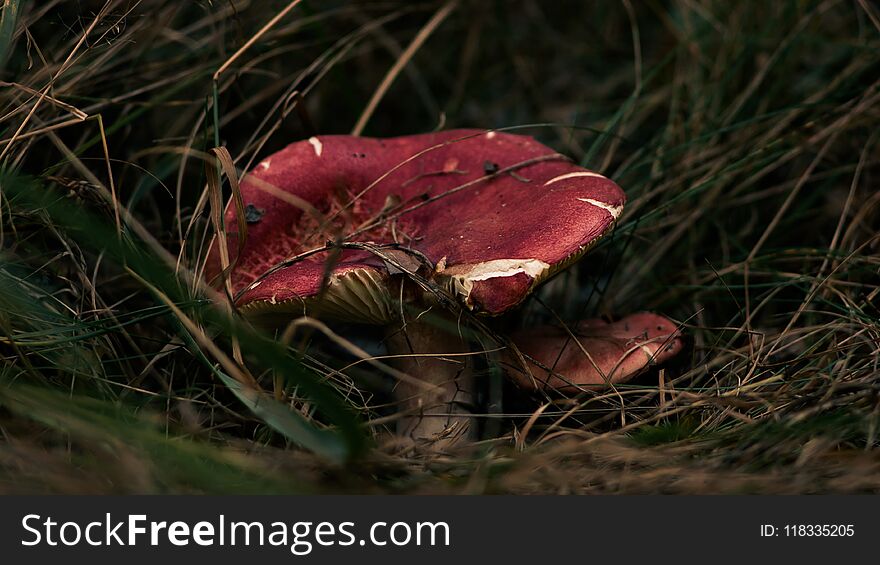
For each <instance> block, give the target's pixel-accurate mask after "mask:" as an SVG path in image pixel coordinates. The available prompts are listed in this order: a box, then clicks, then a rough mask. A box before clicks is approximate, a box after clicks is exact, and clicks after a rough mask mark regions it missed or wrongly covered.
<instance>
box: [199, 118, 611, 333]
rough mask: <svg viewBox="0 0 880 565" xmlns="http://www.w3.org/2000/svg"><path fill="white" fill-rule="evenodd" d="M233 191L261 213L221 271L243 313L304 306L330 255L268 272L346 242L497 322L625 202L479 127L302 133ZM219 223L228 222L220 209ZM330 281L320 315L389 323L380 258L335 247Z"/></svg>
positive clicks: (556, 159) (582, 174) (519, 139)
mask: <svg viewBox="0 0 880 565" xmlns="http://www.w3.org/2000/svg"><path fill="white" fill-rule="evenodd" d="M520 164H523V166H518V165H520ZM511 167H513V169H512V170H510V171H505V169H507V168H511ZM241 191H242V197H243V200H244V202H245V203H246V204H248V205H250V206H252V208H250V209H251V210H256V211H258V212H259V213H261V214H262V215H261V216H259V213H258V214H257V216H258V219H253V218H252V220H253V221H252V223H250V225H248V233H247V239H246V242H245V245H244V246H243V249H242V251H241V254H240V256H238V257H237V260H236V262H235V265H234V268H233V270H232V272H231V282H232V287H233V290H234V292H235V294H236V295H237V299H236V301H237V304H238V305H239V306H241V307H242V308H243V310H244V311H246V312H247V311H250V312H261V311H262V312H267V311H275V312H278V311H291V312H296V311H299V312H302V311H303V308H305V309H306V310H307V309H308V305H309V300H310V299H312V298H314V297H316V296H317V295H318V294H319V292H320V290H321V285H322V281H323V279H324V271H325V266H324V264H325V262H326V261H327V259H328V255H329V253H328V252H320V253H316V254H314V255H312V256H310V257H308V258H307V259H304V260H301V261H295V262H292V263H291V264H289V265H287V266H284V267H283V268H278V269H274V270H271V272H270V269H271V268H272V267H273V266H275V265H276V264H278V263H279V262H281V261H283V260H285V259H288V258H290V257H293V256H296V255H298V254H300V253H303V252H305V251H309V250H312V249H315V248H320V247H322V246H323V245H324V244H325V243H326V242H327V241H328V240H332V239H336V238H338V237H340V236H342V237H349V236H351V234H355V235H354V236H351V237H350V238H349V239H347V241H355V242H372V243H375V244H389V243H398V244H400V246H401V248H402V249H411V250H414V251H417V252H418V253H419V254H420V256H421V257H423V258H426V259H427V260H428V261H429V262H430V265H428V271H430V272H428V273H427V274H426V276H427V277H428V278H429V279H431V280H433V281H434V282H435V283H437V284H438V285H440V286H442V287H444V288H446V289H448V290H449V291H451V292H453V293H454V294H456V295H457V296H458V298H459V299H460V300H461V302H462V303H463V304H464V305H466V306H467V307H468V308H471V309H473V310H475V311H478V312H480V313H485V314H490V315H497V314H501V313H503V312H505V311H506V310H508V309H510V308H512V307H514V306H516V305H517V304H519V303H520V302H522V300H523V299H524V298H525V297H526V296H527V295H528V294H529V292H531V290H532V289H533V288H534V287H535V285H536V284H538V283H539V282H541V281H542V280H543V279H545V278H547V277H548V276H550V275H552V274H553V273H555V272H557V271H558V270H560V269H562V268H564V267H566V266H567V265H569V264H570V263H571V262H573V261H574V260H576V259H577V258H579V257H580V256H581V255H582V254H583V253H584V252H585V251H586V250H587V249H588V248H589V247H590V246H591V245H592V244H593V243H594V242H595V241H596V240H598V239H599V238H600V237H602V235H604V234H605V233H607V232H608V231H609V230H610V228H611V227H612V225H613V223H614V221H615V220H616V218H617V217H618V215H619V214H620V211H621V210H622V207H623V204H624V201H625V195H624V193H623V191H622V190H621V189H620V188H619V187H618V186H617V185H616V184H614V183H613V182H612V181H610V180H608V179H606V178H605V177H603V176H602V175H600V174H598V173H594V172H591V171H588V170H586V169H583V168H581V167H578V166H576V165H574V164H572V163H571V162H570V161H569V160H568V159H566V158H564V157H563V156H561V155H558V154H557V153H555V152H554V151H553V150H552V149H550V148H548V147H546V146H544V145H542V144H540V143H538V142H537V141H535V140H534V139H532V138H531V137H525V136H520V135H511V134H505V133H499V132H494V131H489V132H486V131H481V130H454V131H445V132H439V133H431V134H423V135H413V136H407V137H397V138H390V139H370V138H362V137H351V136H321V137H312V138H310V139H308V140H306V141H301V142H298V143H294V144H292V145H289V146H288V147H286V148H285V149H283V150H281V151H279V152H278V153H275V154H274V155H272V156H270V157H268V158H267V159H265V160H264V161H263V162H262V163H260V164H259V165H258V166H257V167H256V168H255V169H254V170H253V171H251V172H250V174H248V175H247V176H245V178H244V179H243V180H242V183H241ZM226 226H227V227H228V228H229V229H235V228H234V226H236V221H235V210H234V208H232V207H231V206H230V207H229V208H228V209H227V213H226ZM367 227H368V228H369V229H364V228H367ZM237 250H238V240H237V234H235V233H230V234H229V253H230V257H232V258H233V259H235V255H236V252H237ZM218 255H219V253H217V249H216V242H215V244H214V245H213V246H212V251H211V253H210V256H209V261H208V267H207V271H206V272H207V274H208V276H209V277H214V276H215V275H216V274H217V273H218V272H219V271H220V269H219V259H218ZM431 267H433V271H431ZM391 270H392V271H393V270H394V269H391ZM267 273H268V274H267ZM329 275H330V276H329V279H328V282H329V286H328V288H327V290H326V292H324V294H323V295H322V298H323V299H324V301H325V302H326V304H327V307H324V306H323V305H322V310H321V312H322V313H323V314H325V315H328V316H337V315H338V316H341V317H345V318H346V319H349V320H352V321H368V322H377V323H384V322H387V321H389V319H390V318H393V316H394V312H396V311H397V310H396V308H395V307H393V306H392V303H393V301H394V298H396V296H397V291H395V290H394V288H397V287H394V288H392V287H391V286H390V283H389V281H390V278H391V275H390V273H389V268H388V267H387V265H386V263H385V261H383V260H382V259H381V258H379V257H377V256H376V255H375V254H373V253H371V252H369V251H366V250H362V249H344V250H342V251H341V253H340V254H339V256H338V257H337V262H336V263H335V265H334V266H333V267H332V269H331V272H330V273H329Z"/></svg>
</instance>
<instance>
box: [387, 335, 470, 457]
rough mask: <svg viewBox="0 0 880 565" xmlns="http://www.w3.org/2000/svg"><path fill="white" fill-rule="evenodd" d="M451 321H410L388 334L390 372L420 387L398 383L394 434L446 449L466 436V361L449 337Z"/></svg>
mask: <svg viewBox="0 0 880 565" xmlns="http://www.w3.org/2000/svg"><path fill="white" fill-rule="evenodd" d="M450 327H452V328H454V327H455V325H454V321H447V320H436V319H434V320H427V321H423V320H421V319H410V320H407V322H406V324H405V326H404V327H396V326H395V327H393V328H391V330H390V331H388V335H387V339H386V344H387V347H388V352H389V353H390V354H391V355H394V356H397V357H395V360H394V364H395V366H396V367H397V368H398V369H399V370H401V371H403V372H405V373H407V374H408V375H410V376H412V377H415V378H417V379H419V380H420V381H422V383H424V386H420V385H419V384H418V383H409V382H403V381H401V382H399V383H398V384H397V386H396V387H395V394H396V396H397V398H398V400H399V403H400V407H401V408H402V409H403V416H402V418H401V419H400V420H398V427H397V432H398V434H400V435H402V436H405V437H411V438H412V439H414V440H417V441H443V442H444V443H452V442H455V441H457V440H460V439H466V438H468V437H470V436H472V435H473V434H472V432H471V428H473V422H472V418H471V417H469V414H470V413H471V412H470V407H471V405H472V404H473V401H474V377H473V367H472V361H471V359H470V357H469V356H468V355H451V354H458V353H467V352H468V351H469V347H468V342H467V339H465V338H463V337H461V336H460V335H459V334H457V333H453V330H450Z"/></svg>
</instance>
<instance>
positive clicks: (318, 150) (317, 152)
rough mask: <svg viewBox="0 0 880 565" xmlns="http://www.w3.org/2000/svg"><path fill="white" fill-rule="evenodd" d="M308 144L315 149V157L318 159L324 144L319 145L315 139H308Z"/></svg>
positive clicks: (318, 140)
mask: <svg viewBox="0 0 880 565" xmlns="http://www.w3.org/2000/svg"><path fill="white" fill-rule="evenodd" d="M309 143H310V144H311V146H312V147H314V148H315V155H317V156H318V157H320V156H321V152H323V151H324V144H323V143H321V140H320V139H318V138H317V137H310V138H309Z"/></svg>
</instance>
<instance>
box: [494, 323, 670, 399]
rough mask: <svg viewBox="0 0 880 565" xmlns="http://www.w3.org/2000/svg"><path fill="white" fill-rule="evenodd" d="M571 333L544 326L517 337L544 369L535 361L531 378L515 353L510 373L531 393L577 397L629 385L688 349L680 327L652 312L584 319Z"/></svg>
mask: <svg viewBox="0 0 880 565" xmlns="http://www.w3.org/2000/svg"><path fill="white" fill-rule="evenodd" d="M570 329H571V333H569V332H567V331H565V330H564V329H560V328H558V327H550V326H544V327H537V328H531V329H529V330H527V331H523V332H519V333H517V334H514V335H513V337H512V341H513V342H514V343H515V344H516V346H517V347H518V348H519V350H520V351H521V352H522V353H524V354H526V355H527V356H529V357H531V358H532V359H534V360H535V361H537V362H538V363H540V365H543V367H541V366H539V365H537V364H535V363H533V362H531V361H529V362H528V363H527V364H528V368H529V371H530V372H531V375H529V374H528V373H526V372H525V371H524V370H523V369H522V367H521V364H520V363H519V362H517V361H516V360H515V359H514V358H513V356H512V355H511V356H510V359H508V364H509V366H510V370H509V371H508V373H509V374H510V375H511V376H512V377H513V378H514V380H515V381H516V382H517V383H518V384H519V385H520V386H522V387H524V388H527V389H531V390H545V389H547V390H555V391H558V392H567V393H572V392H577V391H578V390H579V389H583V388H596V387H604V386H607V385H609V384H618V383H624V382H626V381H629V380H630V379H632V378H633V377H635V376H637V375H639V374H640V373H642V372H643V371H645V370H646V369H648V368H649V367H651V366H654V365H659V364H661V363H664V362H666V361H668V360H669V359H671V358H672V357H674V356H675V355H677V354H678V353H679V352H680V351H681V350H682V349H683V343H682V340H681V337H680V334H679V332H678V331H677V329H676V325H675V323H674V322H672V321H671V320H669V319H667V318H665V317H663V316H659V315H657V314H652V313H649V312H642V313H639V314H632V315H630V316H627V317H626V318H623V319H622V320H620V321H618V322H614V323H608V322H605V321H603V320H597V319H592V320H584V321H582V322H580V323H578V324H577V325H576V326H575V327H573V328H570ZM571 334H574V336H576V338H577V342H575V340H574V339H572V338H571ZM544 367H546V368H544ZM548 369H550V370H551V371H548Z"/></svg>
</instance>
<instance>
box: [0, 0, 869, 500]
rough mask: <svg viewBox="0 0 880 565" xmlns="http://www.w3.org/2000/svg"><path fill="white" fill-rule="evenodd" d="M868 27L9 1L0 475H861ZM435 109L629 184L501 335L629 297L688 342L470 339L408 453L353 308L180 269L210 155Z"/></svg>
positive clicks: (652, 14)
mask: <svg viewBox="0 0 880 565" xmlns="http://www.w3.org/2000/svg"><path fill="white" fill-rule="evenodd" d="M878 55H880V10H878V9H877V7H876V6H875V5H873V4H872V3H870V2H867V1H864V0H823V1H814V0H790V1H780V2H762V3H759V2H737V3H732V2H723V1H720V0H717V1H716V0H677V1H676V0H669V1H663V0H656V1H650V2H644V3H636V2H630V1H629V0H621V1H620V2H598V1H596V2H580V1H571V2H552V3H550V2H538V1H536V0H523V1H519V2H512V1H503V0H495V1H483V0H469V1H465V0H461V1H454V0H450V1H449V2H445V3H444V2H441V3H437V2H424V3H420V2H403V1H397V0H390V1H380V0H377V1H366V0H363V1H352V2H342V1H328V2H315V1H312V0H306V1H302V2H300V1H292V2H289V1H286V0H285V1H266V2H263V1H260V2H256V1H253V0H225V1H221V0H200V1H195V2H179V1H177V0H107V1H106V2H105V1H103V0H102V1H97V2H96V1H90V0H75V1H70V0H67V1H62V0H44V1H41V2H27V1H20V0H7V1H6V2H5V4H4V8H3V16H2V20H0V58H2V61H5V66H4V70H3V76H2V79H3V81H4V82H3V83H2V84H0V86H2V88H0V104H2V112H0V128H2V130H3V133H2V134H0V137H2V139H0V167H2V170H0V492H7V493H12V492H16V493H21V492H65V493H71V492H75V493H110V492H123V493H131V492H224V493H225V492H297V493H299V492H368V493H402V492H412V493H427V492H431V493H504V492H510V493H539V492H550V493H635V492H664V493H741V492H747V493H804V492H810V493H831V492H878V491H880V455H878V454H880V444H878V433H877V432H878V424H880V370H878V362H880V356H878V349H880V323H878V318H880V311H878V308H880V296H878V294H880V277H878V270H880V254H878V246H880V236H878V226H880V222H878V215H880V206H878V204H880V191H878V190H877V183H878V174H880V170H878V164H880V160H878V159H880V151H878V145H877V142H878V135H877V132H878V131H880V106H878V100H880V89H878V87H880V80H878V77H880V56H878ZM447 127H486V128H506V129H508V130H510V131H514V132H518V133H528V134H530V135H534V136H536V137H537V138H538V139H540V140H541V141H543V142H544V143H546V144H548V145H550V146H552V147H555V148H557V149H558V150H560V151H562V152H564V153H567V154H568V155H570V156H572V157H573V158H574V159H575V160H576V161H578V162H580V163H581V164H582V165H584V166H586V167H589V168H591V169H594V170H598V171H601V172H603V173H604V174H606V175H607V176H609V177H610V178H612V179H614V180H615V181H617V182H618V184H620V185H621V186H622V187H623V188H624V189H625V190H626V192H627V194H628V197H629V203H628V205H627V208H626V210H625V211H624V214H623V216H622V217H621V218H620V220H619V222H618V226H617V228H616V230H615V232H614V235H613V237H611V238H609V239H608V240H607V241H606V242H604V243H603V244H602V245H601V247H599V248H598V249H597V250H595V251H593V252H592V253H591V254H590V255H589V256H588V257H587V258H585V259H584V260H583V261H581V262H580V263H578V264H577V265H575V266H574V267H573V268H571V269H569V270H568V271H566V272H565V273H564V274H562V275H560V276H559V277H557V278H555V279H553V280H552V281H550V282H549V283H547V284H546V285H544V286H543V287H542V288H541V290H540V291H539V292H538V293H537V295H536V296H535V297H534V299H532V300H531V301H530V302H529V303H528V304H526V305H525V307H524V308H522V309H521V310H520V311H519V312H517V313H516V314H514V315H511V316H508V317H505V318H503V319H500V320H495V321H493V322H492V324H493V327H494V328H495V329H499V330H501V331H504V330H507V329H512V328H516V327H519V326H520V325H523V324H532V323H538V322H544V321H547V320H553V319H555V317H556V316H559V317H560V318H562V319H564V320H566V321H572V320H576V319H578V318H581V317H585V316H594V315H604V316H611V317H613V316H618V315H622V314H625V313H628V312H632V311H636V310H641V309H650V310H654V311H657V312H661V313H663V314H665V315H668V316H670V317H672V318H673V319H675V320H676V321H678V322H679V323H680V324H681V326H682V327H683V328H684V330H685V335H686V336H687V339H688V342H689V343H688V348H687V353H686V354H685V355H682V356H680V357H679V358H678V359H677V360H676V361H675V362H674V363H673V364H670V365H667V366H665V367H663V368H659V369H656V370H654V371H652V372H650V373H648V374H646V375H643V376H642V377H640V378H639V379H638V380H636V381H634V382H632V383H630V384H628V385H622V386H619V387H617V389H616V390H613V391H608V392H602V393H596V392H592V393H589V392H585V393H583V394H580V395H577V396H573V397H570V398H558V397H555V398H549V397H539V396H529V395H526V394H525V393H523V392H522V391H519V390H517V389H516V388H514V387H512V386H511V385H509V384H507V383H504V382H501V380H500V379H499V377H498V375H497V372H498V371H497V370H496V367H495V366H494V364H493V359H492V358H491V356H486V357H485V359H483V360H482V361H481V362H482V367H483V371H482V373H481V374H482V376H483V377H484V378H483V380H484V381H485V382H486V383H490V384H489V385H488V388H490V389H491V390H492V391H494V392H492V394H491V395H490V396H491V399H493V402H491V403H487V406H486V409H485V413H483V414H481V415H480V416H481V417H480V421H481V422H482V426H481V427H482V429H483V439H482V440H481V441H480V442H479V443H477V444H476V445H474V446H468V447H462V448H461V449H460V450H458V451H454V452H450V453H436V452H430V451H425V452H413V451H412V450H411V449H409V448H408V447H406V446H403V445H401V444H400V443H399V442H398V441H396V440H395V439H394V438H393V436H390V435H389V434H386V433H385V429H386V426H387V425H389V424H390V423H391V422H392V420H393V417H392V416H390V415H389V414H390V412H389V410H388V403H389V388H390V384H391V383H390V381H389V379H387V377H386V376H385V375H383V374H382V373H381V372H380V371H378V370H376V369H375V368H374V367H373V366H371V365H370V364H366V363H358V362H357V361H358V357H357V356H354V355H353V354H352V351H355V349H354V348H353V346H355V345H356V346H357V347H358V348H359V349H367V350H368V351H369V354H370V355H378V354H380V353H381V347H380V344H378V343H376V342H375V341H374V340H371V339H370V338H369V335H367V334H365V333H364V332H363V331H361V330H359V329H358V328H341V329H340V330H345V331H340V332H339V334H340V335H344V336H345V338H346V339H342V338H338V339H329V338H328V333H329V332H325V333H322V332H321V331H319V330H316V331H313V332H311V333H310V334H309V335H308V336H307V337H308V338H307V339H306V338H303V339H298V340H292V341H289V342H285V341H283V340H279V339H276V338H275V336H271V335H266V334H265V333H263V332H261V331H260V330H258V329H254V328H251V327H249V326H248V325H247V324H246V323H244V322H243V321H241V320H239V319H237V318H236V317H235V316H231V315H229V313H228V312H227V311H226V310H225V309H224V308H223V307H222V306H221V307H218V306H217V304H222V300H221V301H218V300H216V297H215V296H212V294H211V292H210V290H209V289H205V288H204V287H203V285H202V284H201V283H199V276H198V274H199V268H200V262H201V261H202V260H203V258H204V254H205V250H206V247H207V243H208V241H209V239H210V237H211V236H212V233H213V232H212V222H211V213H212V210H213V208H216V207H213V208H212V205H211V200H212V198H214V199H218V198H220V196H221V191H224V192H223V193H224V194H225V195H227V196H228V194H229V187H228V186H225V185H224V186H222V187H221V186H220V184H219V177H218V176H217V175H216V173H215V172H214V171H216V169H217V167H218V166H219V164H218V163H219V162H220V161H222V159H221V160H220V161H218V156H221V157H222V156H223V155H225V154H226V153H224V151H226V152H228V155H229V156H230V159H229V161H231V164H232V167H229V166H228V165H229V164H230V163H229V162H227V163H226V165H227V166H226V167H224V170H225V172H226V173H227V174H228V175H230V176H235V175H236V174H241V173H242V172H243V171H245V170H247V169H249V168H250V166H251V165H252V164H254V163H256V162H258V160H259V159H260V158H261V157H262V156H265V155H267V154H269V153H271V152H272V151H275V150H277V149H280V148H281V147H283V146H285V145H286V144H288V143H289V142H291V141H294V140H299V139H302V138H304V137H307V136H309V135H310V134H311V133H313V132H315V131H317V132H320V133H348V132H351V131H354V132H356V133H360V132H363V133H364V134H365V135H375V136H386V135H388V136H390V135H401V134H409V133H417V132H422V131H430V130H432V129H436V128H447ZM218 148H224V149H218ZM336 335H337V334H336V333H334V334H332V335H331V337H332V336H336ZM349 339H350V340H351V341H348V340H349ZM257 388H260V389H264V390H266V391H268V392H269V393H271V394H272V398H271V399H270V397H269V395H268V394H258V393H256V392H255V391H256V389H257ZM499 399H500V401H499ZM270 400H271V401H270Z"/></svg>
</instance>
